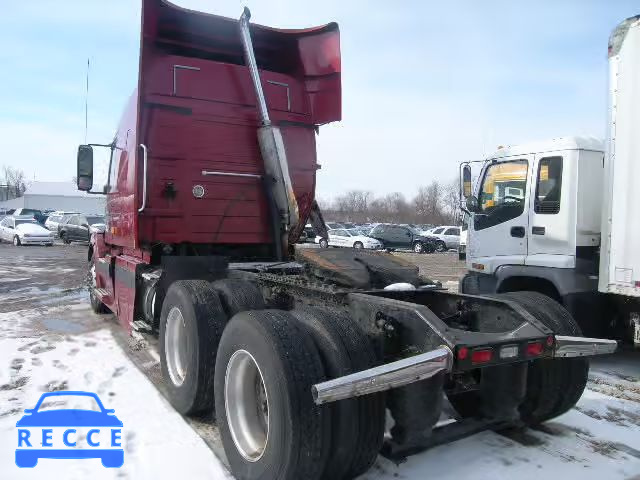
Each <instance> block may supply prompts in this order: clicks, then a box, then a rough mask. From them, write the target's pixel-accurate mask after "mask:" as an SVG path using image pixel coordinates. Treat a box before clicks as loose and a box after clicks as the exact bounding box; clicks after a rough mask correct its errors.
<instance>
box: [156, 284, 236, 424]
mask: <svg viewBox="0 0 640 480" xmlns="http://www.w3.org/2000/svg"><path fill="white" fill-rule="evenodd" d="M226 323H227V315H226V313H225V311H224V309H223V307H222V303H221V302H220V299H219V297H218V294H217V292H216V291H215V290H214V289H213V288H212V287H211V285H210V284H209V282H206V281H204V280H180V281H177V282H174V283H172V284H171V286H170V287H169V290H168V291H167V295H166V296H165V298H164V301H163V303H162V313H161V315H160V337H159V346H160V363H161V367H162V375H163V378H164V379H165V385H166V387H167V396H168V398H169V402H170V403H171V405H173V407H174V408H175V409H176V410H177V411H178V412H180V413H182V414H183V415H190V414H198V413H206V412H208V411H210V410H212V409H213V375H214V366H215V360H216V354H217V352H218V344H219V343H220V338H221V336H222V331H223V329H224V326H225V325H226Z"/></svg>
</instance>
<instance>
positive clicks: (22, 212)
mask: <svg viewBox="0 0 640 480" xmlns="http://www.w3.org/2000/svg"><path fill="white" fill-rule="evenodd" d="M12 215H13V216H14V217H32V218H35V219H36V220H37V221H38V223H39V224H40V225H44V222H45V221H46V220H47V216H46V215H45V214H44V213H42V211H41V210H37V209H35V208H16V210H15V211H14V212H13V214H12Z"/></svg>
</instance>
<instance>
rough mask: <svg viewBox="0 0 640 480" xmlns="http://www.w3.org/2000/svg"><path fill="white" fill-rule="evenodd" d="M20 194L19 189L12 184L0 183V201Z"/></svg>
mask: <svg viewBox="0 0 640 480" xmlns="http://www.w3.org/2000/svg"><path fill="white" fill-rule="evenodd" d="M19 196H20V189H19V188H17V187H15V186H13V185H0V202H2V201H5V200H12V199H14V198H17V197H19Z"/></svg>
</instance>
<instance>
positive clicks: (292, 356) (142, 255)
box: [77, 0, 616, 480]
mask: <svg viewBox="0 0 640 480" xmlns="http://www.w3.org/2000/svg"><path fill="white" fill-rule="evenodd" d="M142 7H143V8H142V35H141V45H140V65H139V77H138V86H137V89H136V90H135V91H134V93H133V95H132V96H131V100H130V102H129V105H128V106H127V108H126V110H125V113H124V116H123V118H122V122H121V124H120V127H119V128H118V131H117V133H116V136H115V138H114V139H113V141H112V142H111V143H109V144H102V145H98V144H92V145H81V146H80V147H79V150H78V175H77V178H78V188H79V189H80V190H84V191H93V151H94V148H107V149H109V151H110V153H111V155H110V163H109V176H108V180H107V184H106V185H104V186H100V187H99V188H97V189H96V190H97V191H99V192H100V193H103V194H106V196H107V212H106V213H107V214H106V229H105V231H104V232H100V233H94V234H93V236H92V238H91V244H90V247H89V251H88V261H89V267H90V270H91V272H92V275H91V277H92V279H93V282H92V285H91V289H90V293H91V305H92V308H93V309H94V311H96V312H107V311H111V312H113V313H114V314H115V315H116V316H117V317H118V319H119V321H120V323H121V324H122V326H123V327H124V328H126V329H128V330H129V331H131V330H132V328H133V326H134V324H135V325H136V326H139V325H145V326H146V328H147V329H148V330H150V331H152V332H153V333H155V334H157V335H159V342H158V343H159V348H160V358H161V364H162V372H163V376H164V381H165V382H166V386H167V391H168V397H169V400H170V402H171V403H172V405H173V406H174V407H175V409H176V410H177V411H179V412H180V413H182V414H184V415H195V414H202V413H205V412H209V413H210V412H212V411H215V418H216V422H217V425H218V427H219V429H220V434H221V438H222V443H223V446H224V449H225V452H226V456H227V459H228V462H229V466H230V469H231V471H232V473H233V474H234V475H235V476H236V477H237V478H242V479H291V480H293V479H309V480H311V479H319V478H330V479H332V480H339V479H348V478H354V477H356V476H358V475H359V474H362V473H363V472H365V471H366V470H367V469H368V468H369V467H371V465H372V464H373V462H374V461H375V458H376V456H377V455H378V454H379V453H382V454H384V455H386V456H388V457H391V458H399V457H402V456H405V455H408V454H410V453H413V452H416V451H419V450H421V449H424V448H428V447H430V446H433V445H437V444H442V443H445V442H448V441H451V440H454V439H458V438H460V437H461V436H463V435H466V434H469V433H473V432H477V431H479V430H482V429H487V428H499V427H500V426H513V425H520V426H526V425H532V424H538V423H540V422H544V421H546V420H548V419H550V418H553V417H555V416H557V415H560V414H562V413H564V412H566V411H567V410H569V409H570V408H571V407H573V405H575V403H576V402H577V401H578V399H579V398H580V395H581V394H582V391H583V389H584V387H585V384H586V382H587V374H588V368H589V367H588V360H587V358H585V357H586V356H589V355H595V354H601V353H610V352H612V351H613V350H614V349H615V347H616V344H615V342H612V341H610V340H600V339H587V338H583V337H581V334H580V329H579V328H578V326H577V324H576V322H575V320H574V319H573V318H572V317H571V316H570V315H569V314H568V313H567V311H566V310H565V309H564V308H563V307H562V306H560V305H559V304H557V303H556V302H553V301H550V300H549V299H548V298H547V297H545V296H543V295H540V294H537V293H530V292H516V293H509V294H503V295H492V296H473V295H461V294H455V293H451V292H448V291H446V290H443V289H442V288H441V287H440V286H439V284H437V283H434V282H431V281H429V280H427V279H425V278H422V277H420V276H419V274H418V269H417V267H415V266H414V265H411V264H409V263H406V262H404V261H402V260H401V259H399V258H398V257H396V256H392V255H388V254H385V253H380V252H369V251H362V250H355V249H354V250H351V249H333V250H328V249H311V248H309V249H299V250H297V251H294V249H293V245H294V244H295V241H296V240H297V238H298V236H299V235H300V232H301V231H302V229H303V228H304V225H305V224H306V223H307V221H308V219H309V218H310V217H311V218H312V219H313V220H314V221H315V222H316V223H317V224H320V225H322V217H321V215H320V214H319V212H318V211H317V208H316V206H315V201H314V193H315V181H316V170H317V169H318V168H319V166H318V163H317V156H316V146H315V135H316V133H317V132H318V129H319V127H320V126H321V125H322V124H325V123H329V122H333V121H338V120H340V117H341V85H340V75H341V65H340V42H339V30H338V26H337V25H336V24H335V23H331V24H328V25H325V26H322V27H318V28H309V29H302V30H280V29H274V28H268V27H263V26H259V25H255V24H250V23H249V19H250V14H249V11H248V10H245V11H244V13H243V14H242V16H241V17H240V19H239V20H233V19H229V18H222V17H218V16H214V15H208V14H204V13H200V12H195V11H190V10H185V9H182V8H179V7H176V6H175V5H172V4H170V3H168V2H166V1H165V0H143V2H142ZM445 394H446V396H447V397H448V400H449V402H451V404H452V405H453V407H454V408H455V409H456V411H457V412H458V414H459V416H458V418H457V421H456V422H449V423H447V424H446V425H444V426H440V425H439V424H438V423H437V422H438V420H439V418H440V413H441V410H442V404H443V399H444V397H445ZM386 409H389V410H390V413H391V416H392V417H393V421H394V422H393V427H392V428H391V429H390V432H388V435H385V411H386ZM385 438H386V440H385Z"/></svg>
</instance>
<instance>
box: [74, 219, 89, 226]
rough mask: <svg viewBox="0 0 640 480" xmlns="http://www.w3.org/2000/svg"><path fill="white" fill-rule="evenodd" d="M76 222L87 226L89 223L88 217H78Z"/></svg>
mask: <svg viewBox="0 0 640 480" xmlns="http://www.w3.org/2000/svg"><path fill="white" fill-rule="evenodd" d="M76 221H77V222H78V225H86V224H87V223H89V222H88V221H87V217H76Z"/></svg>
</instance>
